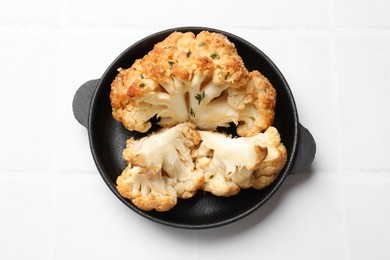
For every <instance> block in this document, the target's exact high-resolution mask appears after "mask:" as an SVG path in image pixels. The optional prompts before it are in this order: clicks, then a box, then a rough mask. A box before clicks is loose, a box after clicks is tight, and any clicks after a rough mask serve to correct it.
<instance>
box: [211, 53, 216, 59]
mask: <svg viewBox="0 0 390 260" xmlns="http://www.w3.org/2000/svg"><path fill="white" fill-rule="evenodd" d="M210 57H211V58H212V59H215V58H217V57H218V53H216V52H214V53H212V54H211V55H210Z"/></svg>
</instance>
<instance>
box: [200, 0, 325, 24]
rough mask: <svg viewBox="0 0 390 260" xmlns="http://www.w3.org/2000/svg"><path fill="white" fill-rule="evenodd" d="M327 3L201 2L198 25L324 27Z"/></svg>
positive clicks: (301, 0)
mask: <svg viewBox="0 0 390 260" xmlns="http://www.w3.org/2000/svg"><path fill="white" fill-rule="evenodd" d="M327 10H328V8H327V1H326V0H319V1H310V0H299V1H288V0H277V1H264V0H262V1H249V0H243V1H240V2H239V3H237V1H234V0H225V1H223V2H220V1H206V0H202V1H201V13H200V20H199V22H200V23H202V25H208V26H210V27H215V26H218V27H220V26H224V27H230V28H231V27H233V28H234V27H241V28H279V27H287V28H290V27H309V28H312V27H324V26H326V25H327V21H328V18H327Z"/></svg>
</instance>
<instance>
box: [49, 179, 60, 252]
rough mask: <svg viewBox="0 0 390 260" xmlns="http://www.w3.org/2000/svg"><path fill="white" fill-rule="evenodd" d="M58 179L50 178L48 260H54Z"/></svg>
mask: <svg viewBox="0 0 390 260" xmlns="http://www.w3.org/2000/svg"><path fill="white" fill-rule="evenodd" d="M58 188H59V180H58V178H52V181H51V188H50V210H49V223H48V225H49V235H48V241H47V243H48V259H55V258H56V257H55V254H56V250H55V249H56V241H57V240H56V237H57V216H58V202H59V199H58V195H59V194H58Z"/></svg>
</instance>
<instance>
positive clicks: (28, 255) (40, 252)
mask: <svg viewBox="0 0 390 260" xmlns="http://www.w3.org/2000/svg"><path fill="white" fill-rule="evenodd" d="M45 177H47V176H41V175H38V174H35V175H34V176H32V175H30V174H16V173H12V174H10V173H3V172H0V205H1V206H0V211H1V217H0V219H1V221H0V230H1V232H0V241H1V250H0V258H1V259H47V257H48V252H49V233H50V218H51V216H50V212H51V210H50V206H51V204H50V203H51V200H50V196H51V183H50V182H49V181H48V180H47V178H45Z"/></svg>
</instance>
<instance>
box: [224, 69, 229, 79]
mask: <svg viewBox="0 0 390 260" xmlns="http://www.w3.org/2000/svg"><path fill="white" fill-rule="evenodd" d="M229 74H230V71H228V72H227V73H226V76H225V80H227V78H228V77H229Z"/></svg>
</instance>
